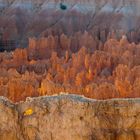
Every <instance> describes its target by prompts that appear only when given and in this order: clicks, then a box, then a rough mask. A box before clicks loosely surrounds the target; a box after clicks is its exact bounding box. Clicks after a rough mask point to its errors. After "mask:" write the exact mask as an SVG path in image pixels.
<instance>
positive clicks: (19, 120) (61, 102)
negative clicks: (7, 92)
mask: <svg viewBox="0 0 140 140" xmlns="http://www.w3.org/2000/svg"><path fill="white" fill-rule="evenodd" d="M0 112H1V113H0V114H1V115H0V126H1V127H0V140H139V139H140V130H139V129H140V115H139V114H140V113H139V112H140V99H112V100H105V101H102V100H93V99H88V98H85V97H82V96H77V95H66V94H62V95H59V96H57V95H56V96H46V97H45V96H44V97H37V98H28V99H27V100H26V101H25V102H20V103H17V104H13V103H11V102H10V101H9V100H7V99H6V98H3V97H1V98H0Z"/></svg>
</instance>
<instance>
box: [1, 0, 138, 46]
mask: <svg viewBox="0 0 140 140" xmlns="http://www.w3.org/2000/svg"><path fill="white" fill-rule="evenodd" d="M60 3H61V0H20V1H19V0H0V21H1V22H0V34H2V39H3V40H16V41H17V42H18V43H20V45H21V47H23V46H24V47H25V46H26V45H27V44H26V43H27V38H28V37H34V36H35V37H39V36H47V35H48V34H60V33H62V32H64V33H65V34H68V35H70V34H73V33H75V32H77V31H85V30H87V31H91V32H92V33H94V34H95V35H98V34H100V35H101V36H104V37H103V39H102V40H103V41H104V40H105V39H106V36H107V34H108V33H109V32H110V31H116V32H117V33H118V34H120V33H119V32H125V33H128V36H131V37H130V39H131V40H132V41H138V40H140V39H139V33H140V31H139V16H140V10H139V6H140V1H139V0H133V1H132V0H119V1H117V0H98V1H97V0H88V1H86V0H79V1H76V0H65V1H64V2H63V3H64V5H66V6H67V9H66V10H62V9H61V8H60ZM122 30H123V31H122ZM0 36H1V35H0ZM99 38H100V37H99Z"/></svg>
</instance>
